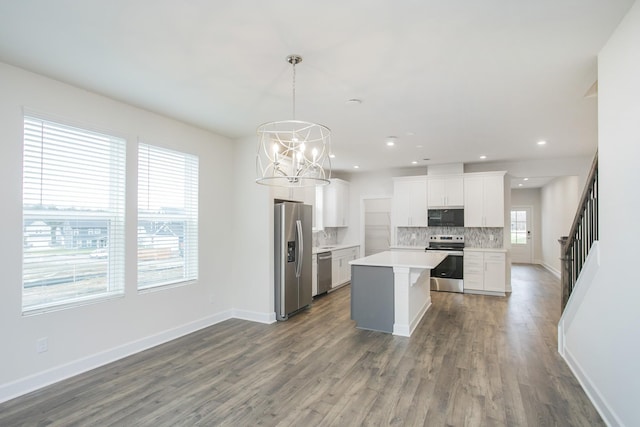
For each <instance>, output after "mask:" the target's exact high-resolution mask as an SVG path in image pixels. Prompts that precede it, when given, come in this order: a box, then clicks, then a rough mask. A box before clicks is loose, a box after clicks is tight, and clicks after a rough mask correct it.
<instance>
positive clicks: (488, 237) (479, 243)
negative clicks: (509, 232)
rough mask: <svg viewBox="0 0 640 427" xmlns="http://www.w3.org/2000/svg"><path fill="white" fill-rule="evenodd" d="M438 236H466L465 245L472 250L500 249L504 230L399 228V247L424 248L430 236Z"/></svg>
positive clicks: (397, 242) (397, 241)
mask: <svg viewBox="0 0 640 427" xmlns="http://www.w3.org/2000/svg"><path fill="white" fill-rule="evenodd" d="M436 234H451V235H454V236H461V235H464V244H465V246H467V247H470V248H491V249H500V248H502V247H503V229H502V228H465V227H428V228H427V227H398V229H397V235H396V244H397V245H398V246H422V247H425V246H427V245H428V244H429V236H432V235H436Z"/></svg>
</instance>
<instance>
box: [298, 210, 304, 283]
mask: <svg viewBox="0 0 640 427" xmlns="http://www.w3.org/2000/svg"><path fill="white" fill-rule="evenodd" d="M296 231H297V232H298V256H297V257H296V277H300V275H301V274H302V257H303V255H304V240H303V237H302V221H300V220H299V219H298V220H296Z"/></svg>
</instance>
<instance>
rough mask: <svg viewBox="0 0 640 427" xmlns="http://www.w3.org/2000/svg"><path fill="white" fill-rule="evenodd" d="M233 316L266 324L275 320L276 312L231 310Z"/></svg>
mask: <svg viewBox="0 0 640 427" xmlns="http://www.w3.org/2000/svg"><path fill="white" fill-rule="evenodd" d="M232 317H233V318H235V319H242V320H250V321H252V322H257V323H266V324H267V325H269V324H271V323H275V322H276V313H275V312H273V311H272V312H271V313H261V312H258V311H249V310H235V309H234V310H233V316H232Z"/></svg>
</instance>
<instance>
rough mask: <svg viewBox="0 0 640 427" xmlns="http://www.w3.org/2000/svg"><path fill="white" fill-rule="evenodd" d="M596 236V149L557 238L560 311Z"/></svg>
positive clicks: (569, 294)
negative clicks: (564, 231)
mask: <svg viewBox="0 0 640 427" xmlns="http://www.w3.org/2000/svg"><path fill="white" fill-rule="evenodd" d="M597 240H598V153H596V155H595V157H594V159H593V164H592V165H591V170H590V172H589V177H588V178H587V184H586V186H585V188H584V191H583V192H582V197H581V198H580V202H579V204H578V211H577V213H576V217H575V219H574V220H573V225H572V226H571V231H570V232H569V235H568V236H564V237H562V238H561V239H560V240H559V242H560V245H561V246H562V250H561V258H560V259H561V261H562V272H561V285H562V298H561V307H560V312H561V313H562V312H563V311H564V309H565V306H566V305H567V301H569V297H570V296H571V293H572V292H573V288H574V286H575V284H576V281H577V280H578V276H579V275H580V271H582V267H583V266H584V263H585V261H586V259H587V255H589V251H590V250H591V247H592V246H593V242H595V241H597Z"/></svg>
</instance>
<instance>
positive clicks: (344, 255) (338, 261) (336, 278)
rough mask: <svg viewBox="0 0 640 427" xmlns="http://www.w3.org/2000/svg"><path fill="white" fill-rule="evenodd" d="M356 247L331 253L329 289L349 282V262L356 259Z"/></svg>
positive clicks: (358, 250) (357, 249) (358, 251)
mask: <svg viewBox="0 0 640 427" xmlns="http://www.w3.org/2000/svg"><path fill="white" fill-rule="evenodd" d="M359 253H360V249H359V248H358V247H352V248H345V249H337V250H333V251H331V288H337V287H338V286H342V285H344V284H346V283H349V282H350V281H351V265H349V261H353V260H355V259H357V258H358V254H359Z"/></svg>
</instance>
